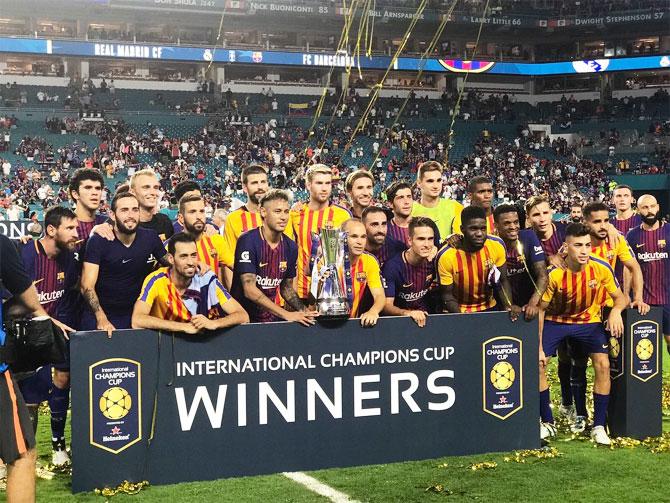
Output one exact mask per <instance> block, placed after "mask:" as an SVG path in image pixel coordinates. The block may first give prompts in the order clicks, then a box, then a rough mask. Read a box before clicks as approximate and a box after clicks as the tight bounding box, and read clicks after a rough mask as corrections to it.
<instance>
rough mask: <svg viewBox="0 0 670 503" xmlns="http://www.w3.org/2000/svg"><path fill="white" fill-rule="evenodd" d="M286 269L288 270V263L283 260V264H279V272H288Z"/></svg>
mask: <svg viewBox="0 0 670 503" xmlns="http://www.w3.org/2000/svg"><path fill="white" fill-rule="evenodd" d="M286 269H288V265H287V264H286V261H285V260H282V261H281V262H279V272H286Z"/></svg>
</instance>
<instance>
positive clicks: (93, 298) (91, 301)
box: [83, 288, 102, 313]
mask: <svg viewBox="0 0 670 503" xmlns="http://www.w3.org/2000/svg"><path fill="white" fill-rule="evenodd" d="M83 294H84V298H85V299H86V302H87V303H88V305H89V306H90V308H91V311H93V313H97V312H98V311H100V310H101V309H102V308H101V307H100V300H99V299H98V294H97V293H95V289H94V288H85V289H84V291H83Z"/></svg>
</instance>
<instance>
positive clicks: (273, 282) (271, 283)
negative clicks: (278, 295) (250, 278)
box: [256, 275, 282, 290]
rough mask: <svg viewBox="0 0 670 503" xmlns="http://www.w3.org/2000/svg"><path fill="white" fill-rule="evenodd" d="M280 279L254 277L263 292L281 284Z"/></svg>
mask: <svg viewBox="0 0 670 503" xmlns="http://www.w3.org/2000/svg"><path fill="white" fill-rule="evenodd" d="M281 282H282V280H281V278H264V277H261V276H258V275H256V284H257V285H258V286H259V287H260V288H263V289H265V290H269V289H271V288H277V287H278V286H279V285H280V284H281Z"/></svg>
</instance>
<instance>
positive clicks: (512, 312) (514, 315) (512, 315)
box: [507, 304, 523, 321]
mask: <svg viewBox="0 0 670 503" xmlns="http://www.w3.org/2000/svg"><path fill="white" fill-rule="evenodd" d="M507 312H509V319H510V320H512V321H516V320H518V319H519V315H521V313H522V312H523V309H521V308H520V307H519V306H516V305H514V304H512V305H511V306H509V307H508V308H507Z"/></svg>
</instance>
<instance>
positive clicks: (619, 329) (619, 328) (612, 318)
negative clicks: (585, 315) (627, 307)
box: [605, 310, 623, 338]
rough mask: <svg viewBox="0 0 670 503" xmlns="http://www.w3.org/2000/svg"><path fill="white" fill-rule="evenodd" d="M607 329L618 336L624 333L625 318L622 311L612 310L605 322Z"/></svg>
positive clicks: (614, 335)
mask: <svg viewBox="0 0 670 503" xmlns="http://www.w3.org/2000/svg"><path fill="white" fill-rule="evenodd" d="M605 330H609V332H610V334H612V336H613V337H616V338H619V337H621V336H622V335H623V319H622V318H621V313H620V312H618V311H615V310H612V312H611V313H610V315H609V316H608V317H607V321H606V322H605Z"/></svg>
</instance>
